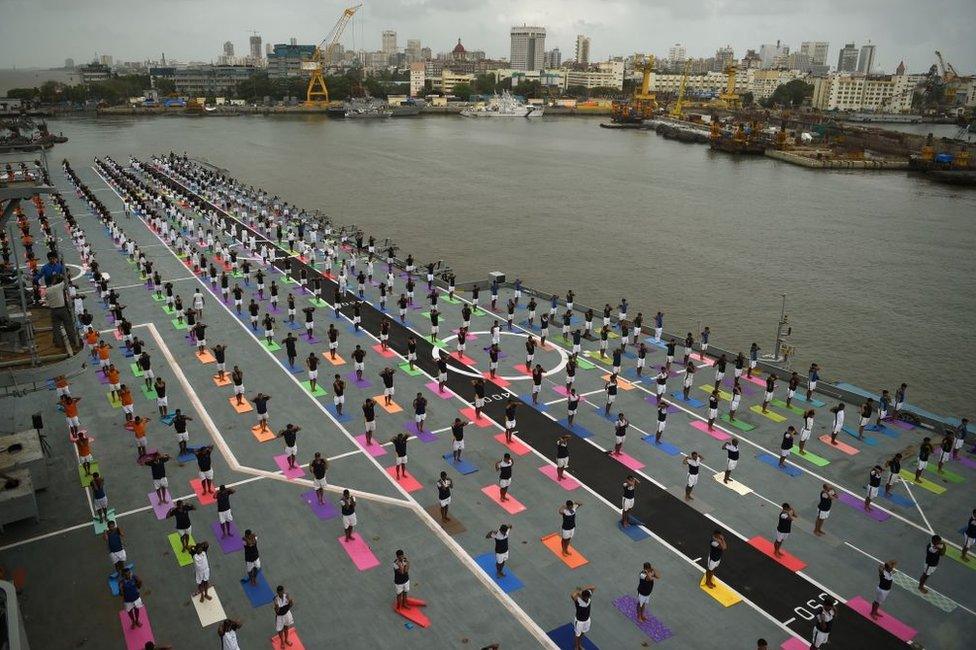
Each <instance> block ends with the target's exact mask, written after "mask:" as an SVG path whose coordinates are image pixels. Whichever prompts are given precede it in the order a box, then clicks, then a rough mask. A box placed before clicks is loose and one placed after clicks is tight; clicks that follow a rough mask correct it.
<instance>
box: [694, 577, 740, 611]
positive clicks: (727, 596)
mask: <svg viewBox="0 0 976 650" xmlns="http://www.w3.org/2000/svg"><path fill="white" fill-rule="evenodd" d="M712 582H713V583H714V584H715V586H714V587H712V588H708V587H706V586H705V576H704V575H703V576H702V579H701V582H699V583H698V586H699V587H701V590H702V591H704V592H705V593H706V594H708V595H709V596H711V597H712V598H714V599H715V600H717V601H718V602H719V604H721V605H722V607H731V606H732V605H735V604H737V603H739V602H741V601H742V596H740V595H739V594H738V593H736V592H735V591H734V590H733V589H731V588H729V586H728V585H726V584H725V583H724V582H722V581H721V580H719V579H718V578H716V577H715V576H712Z"/></svg>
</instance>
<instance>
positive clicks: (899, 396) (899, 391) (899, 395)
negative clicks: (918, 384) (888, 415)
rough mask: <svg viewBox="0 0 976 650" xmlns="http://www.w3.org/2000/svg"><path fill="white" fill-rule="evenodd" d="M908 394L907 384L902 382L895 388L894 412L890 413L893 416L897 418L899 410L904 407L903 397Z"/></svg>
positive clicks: (899, 413)
mask: <svg viewBox="0 0 976 650" xmlns="http://www.w3.org/2000/svg"><path fill="white" fill-rule="evenodd" d="M907 396H908V384H905V383H902V385H901V386H899V387H898V388H896V389H895V412H894V413H893V414H892V417H893V418H898V417H899V416H900V415H901V410H902V409H903V408H905V398H906V397H907Z"/></svg>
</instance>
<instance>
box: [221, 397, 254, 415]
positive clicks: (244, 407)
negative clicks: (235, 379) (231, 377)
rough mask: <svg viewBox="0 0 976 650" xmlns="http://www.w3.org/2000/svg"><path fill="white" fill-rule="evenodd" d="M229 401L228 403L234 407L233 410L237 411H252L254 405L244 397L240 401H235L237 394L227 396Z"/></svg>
mask: <svg viewBox="0 0 976 650" xmlns="http://www.w3.org/2000/svg"><path fill="white" fill-rule="evenodd" d="M227 399H228V400H229V401H230V405H231V406H233V407H234V410H235V411H237V412H238V413H247V412H248V411H253V410H254V407H253V406H251V403H250V402H248V401H247V400H246V399H243V398H241V403H240V404H238V403H237V396H236V395H235V396H234V397H229V398H227Z"/></svg>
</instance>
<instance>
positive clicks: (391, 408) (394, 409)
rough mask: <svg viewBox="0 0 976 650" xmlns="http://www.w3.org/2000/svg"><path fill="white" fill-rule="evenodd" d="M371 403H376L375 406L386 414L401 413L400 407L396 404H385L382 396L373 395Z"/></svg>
mask: <svg viewBox="0 0 976 650" xmlns="http://www.w3.org/2000/svg"><path fill="white" fill-rule="evenodd" d="M373 401H374V402H376V405H377V406H378V407H380V408H381V409H383V410H384V411H386V412H387V413H400V412H401V411H403V408H401V407H400V405H399V404H397V403H396V402H390V404H386V400H385V399H384V397H383V396H382V395H375V396H374V397H373Z"/></svg>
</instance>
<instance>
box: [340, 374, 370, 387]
mask: <svg viewBox="0 0 976 650" xmlns="http://www.w3.org/2000/svg"><path fill="white" fill-rule="evenodd" d="M346 379H348V380H349V383H351V384H352V385H353V386H355V387H356V388H369V387H370V386H372V385H373V384H371V383H370V381H369V380H368V379H365V378H363V379H356V373H354V372H350V373H349V374H348V375H346Z"/></svg>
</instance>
